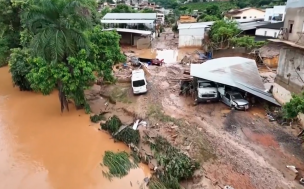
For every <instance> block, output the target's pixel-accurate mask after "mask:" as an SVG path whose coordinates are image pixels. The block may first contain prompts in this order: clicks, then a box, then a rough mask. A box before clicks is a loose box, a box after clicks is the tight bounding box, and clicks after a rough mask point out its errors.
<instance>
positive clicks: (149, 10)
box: [140, 8, 156, 13]
mask: <svg viewBox="0 0 304 189" xmlns="http://www.w3.org/2000/svg"><path fill="white" fill-rule="evenodd" d="M140 12H141V13H156V12H155V11H154V10H152V9H149V8H144V9H143V10H141V11H140Z"/></svg>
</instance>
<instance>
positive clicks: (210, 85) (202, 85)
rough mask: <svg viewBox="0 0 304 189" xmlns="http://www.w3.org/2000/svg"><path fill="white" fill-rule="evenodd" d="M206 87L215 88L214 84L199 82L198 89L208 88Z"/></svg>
mask: <svg viewBox="0 0 304 189" xmlns="http://www.w3.org/2000/svg"><path fill="white" fill-rule="evenodd" d="M208 87H216V85H215V84H214V83H211V82H210V83H203V82H200V83H199V88H208Z"/></svg>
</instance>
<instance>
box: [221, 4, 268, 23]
mask: <svg viewBox="0 0 304 189" xmlns="http://www.w3.org/2000/svg"><path fill="white" fill-rule="evenodd" d="M264 17H265V11H264V10H261V9H257V8H251V7H247V8H243V9H234V10H230V11H228V12H227V13H225V17H224V18H225V19H229V20H236V21H246V20H252V19H263V20H264Z"/></svg>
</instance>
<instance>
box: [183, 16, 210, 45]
mask: <svg viewBox="0 0 304 189" xmlns="http://www.w3.org/2000/svg"><path fill="white" fill-rule="evenodd" d="M212 24H213V22H200V23H191V24H179V25H178V34H179V38H178V47H179V48H180V47H201V46H202V43H203V39H204V35H205V30H206V28H209V27H210V25H212Z"/></svg>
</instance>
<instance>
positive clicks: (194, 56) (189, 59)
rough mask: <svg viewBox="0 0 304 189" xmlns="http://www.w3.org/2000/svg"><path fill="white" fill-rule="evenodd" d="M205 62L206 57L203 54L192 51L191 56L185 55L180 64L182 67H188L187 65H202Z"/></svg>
mask: <svg viewBox="0 0 304 189" xmlns="http://www.w3.org/2000/svg"><path fill="white" fill-rule="evenodd" d="M205 61H207V57H206V56H205V55H204V53H201V52H199V51H194V52H193V53H191V54H187V55H185V56H184V57H183V59H182V60H181V62H180V63H181V64H183V65H189V64H197V63H203V62H205Z"/></svg>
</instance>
